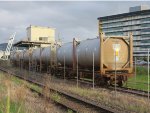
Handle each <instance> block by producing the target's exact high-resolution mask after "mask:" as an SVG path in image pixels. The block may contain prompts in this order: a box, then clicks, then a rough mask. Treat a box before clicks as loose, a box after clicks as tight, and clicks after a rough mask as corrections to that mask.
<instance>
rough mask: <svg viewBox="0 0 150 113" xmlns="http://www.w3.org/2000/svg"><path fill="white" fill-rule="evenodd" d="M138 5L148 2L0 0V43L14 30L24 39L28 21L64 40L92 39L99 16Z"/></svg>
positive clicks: (96, 30)
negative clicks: (50, 29)
mask: <svg viewBox="0 0 150 113" xmlns="http://www.w3.org/2000/svg"><path fill="white" fill-rule="evenodd" d="M140 4H148V5H150V2H149V1H143V2H139V1H137V2H136V1H134V2H131V1H128V2H121V1H116V2H112V1H111V2H108V1H106V2H102V1H99V2H79V1H77V2H52V1H49V2H0V18H1V19H0V43H1V42H7V40H8V38H9V36H10V35H11V34H12V33H13V32H17V35H16V41H17V40H21V39H24V38H26V27H28V26H29V25H30V24H31V25H40V26H49V27H54V28H56V38H58V34H59V37H60V38H62V40H63V41H64V42H69V41H72V39H73V38H74V37H76V38H78V39H80V40H82V39H87V38H94V37H96V36H97V34H98V33H97V32H98V21H97V18H98V17H101V16H107V15H112V14H118V13H123V12H128V11H129V7H130V6H136V5H140Z"/></svg>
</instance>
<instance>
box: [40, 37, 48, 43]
mask: <svg viewBox="0 0 150 113" xmlns="http://www.w3.org/2000/svg"><path fill="white" fill-rule="evenodd" d="M39 41H45V42H47V41H48V37H39Z"/></svg>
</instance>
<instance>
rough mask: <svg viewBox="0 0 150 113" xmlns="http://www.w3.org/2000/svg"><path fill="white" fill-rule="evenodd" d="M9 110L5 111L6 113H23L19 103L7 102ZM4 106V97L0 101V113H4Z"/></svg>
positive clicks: (23, 110) (21, 105) (5, 100)
mask: <svg viewBox="0 0 150 113" xmlns="http://www.w3.org/2000/svg"><path fill="white" fill-rule="evenodd" d="M9 102H10V103H9V107H10V108H9V110H8V109H7V113H25V109H24V107H23V104H22V103H21V102H14V101H9ZM6 106H7V98H6V97H4V98H3V99H2V100H1V101H0V113H6Z"/></svg>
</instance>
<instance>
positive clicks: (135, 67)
mask: <svg viewBox="0 0 150 113" xmlns="http://www.w3.org/2000/svg"><path fill="white" fill-rule="evenodd" d="M134 65H135V86H136V57H135V58H134Z"/></svg>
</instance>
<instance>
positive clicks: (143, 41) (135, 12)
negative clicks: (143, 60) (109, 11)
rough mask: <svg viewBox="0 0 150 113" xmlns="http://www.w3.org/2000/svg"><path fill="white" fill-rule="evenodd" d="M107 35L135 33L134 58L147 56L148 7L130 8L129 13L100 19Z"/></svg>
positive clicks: (149, 21) (149, 11)
mask: <svg viewBox="0 0 150 113" xmlns="http://www.w3.org/2000/svg"><path fill="white" fill-rule="evenodd" d="M98 20H99V21H100V22H99V23H100V26H102V31H103V32H104V33H105V34H106V35H128V33H129V32H132V33H133V40H134V43H133V45H134V56H137V57H143V56H147V49H148V48H150V9H149V7H148V6H146V5H141V6H135V7H130V8H129V12H128V13H123V14H117V15H110V16H105V17H99V18H98Z"/></svg>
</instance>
